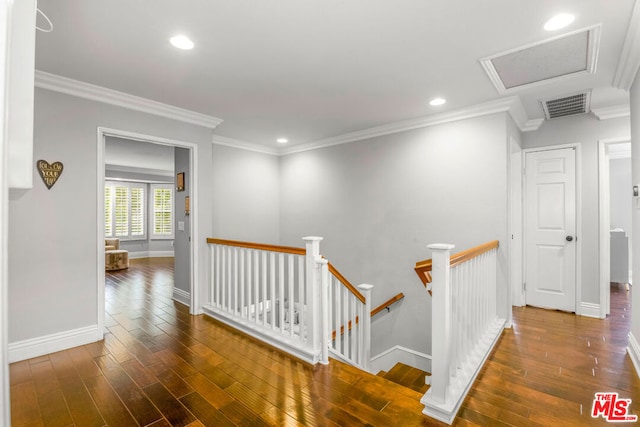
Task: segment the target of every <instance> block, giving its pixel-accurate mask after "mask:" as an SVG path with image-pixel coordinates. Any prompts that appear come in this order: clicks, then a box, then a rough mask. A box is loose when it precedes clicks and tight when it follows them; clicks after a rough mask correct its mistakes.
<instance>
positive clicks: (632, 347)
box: [627, 332, 640, 377]
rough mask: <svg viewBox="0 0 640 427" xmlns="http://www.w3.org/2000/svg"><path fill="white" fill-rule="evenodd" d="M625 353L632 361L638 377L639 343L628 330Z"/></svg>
mask: <svg viewBox="0 0 640 427" xmlns="http://www.w3.org/2000/svg"><path fill="white" fill-rule="evenodd" d="M627 353H629V357H630V358H631V361H632V362H633V367H634V368H635V369H636V375H637V376H638V377H640V344H638V340H636V337H635V336H634V335H633V332H629V345H628V346H627Z"/></svg>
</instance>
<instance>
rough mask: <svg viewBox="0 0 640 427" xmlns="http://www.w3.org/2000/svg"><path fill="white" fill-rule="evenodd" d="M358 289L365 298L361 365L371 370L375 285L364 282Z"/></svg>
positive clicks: (366, 369) (368, 370)
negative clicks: (372, 308)
mask: <svg viewBox="0 0 640 427" xmlns="http://www.w3.org/2000/svg"><path fill="white" fill-rule="evenodd" d="M358 289H359V290H360V292H361V293H362V295H363V296H364V298H365V303H364V315H363V316H362V317H363V319H362V328H363V337H364V342H363V346H362V360H361V361H360V365H361V366H362V367H363V368H364V370H365V371H367V372H371V293H372V291H371V290H372V289H373V285H368V284H366V283H363V284H361V285H358Z"/></svg>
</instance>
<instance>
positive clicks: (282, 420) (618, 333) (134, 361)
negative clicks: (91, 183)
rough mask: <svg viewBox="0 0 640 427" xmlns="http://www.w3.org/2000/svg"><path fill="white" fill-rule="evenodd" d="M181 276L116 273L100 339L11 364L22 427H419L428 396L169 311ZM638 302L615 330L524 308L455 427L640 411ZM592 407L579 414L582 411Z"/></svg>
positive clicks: (626, 298) (150, 267) (622, 306)
mask: <svg viewBox="0 0 640 427" xmlns="http://www.w3.org/2000/svg"><path fill="white" fill-rule="evenodd" d="M172 291H173V266H172V264H171V263H168V262H166V261H165V262H160V263H158V262H155V263H154V262H149V263H133V264H132V266H131V268H129V270H126V271H122V272H113V273H109V274H108V275H107V283H106V310H107V315H106V326H107V333H106V335H105V339H104V340H103V341H101V342H97V343H93V344H89V345H85V346H81V347H75V348H72V349H69V350H66V351H62V352H59V353H53V354H49V355H46V356H42V357H38V358H34V359H30V360H26V361H22V362H18V363H14V364H12V365H11V367H10V368H11V410H12V425H13V426H104V425H109V426H156V427H159V426H191V427H195V426H203V425H204V426H226V425H229V426H231V425H240V426H261V425H277V426H280V425H287V426H288V425H296V426H300V425H305V426H307V425H309V426H313V425H319V426H335V425H343V426H352V425H371V426H419V425H442V424H441V423H439V422H437V421H435V420H432V419H429V418H427V417H425V416H424V415H422V414H421V411H422V405H421V404H420V397H421V393H418V392H416V391H414V390H410V389H408V388H405V387H402V386H399V385H397V384H394V383H391V382H389V381H387V380H386V379H384V378H381V377H377V376H375V375H369V374H366V373H362V372H361V371H358V370H357V369H354V368H351V367H349V366H346V365H344V364H342V363H340V362H336V361H331V363H330V364H329V365H328V366H322V365H319V366H316V367H311V366H309V365H307V364H305V363H302V362H300V361H297V360H295V359H292V358H289V357H288V356H286V355H284V354H282V353H280V352H278V351H277V350H274V349H272V348H271V347H268V346H265V345H263V344H261V343H259V342H256V341H254V340H253V339H251V338H249V337H247V336H245V335H243V334H240V333H237V332H235V331H233V330H232V329H230V328H227V327H225V326H223V325H221V324H220V323H218V322H216V321H213V320H211V319H209V318H207V317H205V316H190V315H189V314H188V310H187V308H186V307H184V306H182V305H180V304H178V303H176V302H174V301H173V300H172ZM630 301H631V297H630V292H626V291H625V290H624V288H620V289H615V288H612V315H611V317H610V318H608V319H606V320H598V319H589V318H584V317H578V316H574V315H572V314H567V313H560V312H555V311H546V310H540V309H534V308H529V307H527V308H519V309H514V328H513V329H510V330H507V331H505V333H504V335H503V337H502V338H501V340H500V342H499V344H498V346H497V348H496V350H495V351H494V353H493V354H492V356H491V357H490V359H489V361H488V363H487V365H486V366H485V368H483V370H482V371H481V373H480V375H479V381H478V382H476V384H475V385H474V386H473V388H472V390H471V392H470V394H469V396H468V397H467V399H466V400H465V402H464V403H463V406H462V409H461V411H460V413H459V416H458V417H457V418H456V420H455V423H454V424H455V425H515V426H524V425H552V424H553V425H590V424H593V425H604V424H606V423H605V422H604V420H602V419H598V420H594V419H592V418H591V417H590V410H591V404H592V402H593V396H594V393H595V392H597V391H618V392H619V393H620V396H621V397H624V398H630V399H632V412H633V413H635V414H638V413H640V407H639V404H640V381H639V380H638V377H637V376H636V374H635V372H634V371H633V367H632V365H631V361H630V360H629V357H628V356H627V355H626V354H625V350H624V348H625V346H626V335H627V333H628V330H629V317H630V308H629V303H630ZM581 408H582V413H581Z"/></svg>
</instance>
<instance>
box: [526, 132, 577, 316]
mask: <svg viewBox="0 0 640 427" xmlns="http://www.w3.org/2000/svg"><path fill="white" fill-rule="evenodd" d="M563 148H574V149H575V154H576V159H575V160H576V290H575V301H574V310H575V311H576V313H577V312H578V306H579V303H580V302H581V300H582V286H580V284H581V283H582V242H583V240H584V239H583V238H582V237H583V234H582V146H581V144H580V143H579V142H574V143H570V144H558V145H547V146H544V147H535V148H526V149H523V150H522V155H523V165H525V167H526V155H527V153H534V152H537V151H551V150H561V149H563ZM523 188H525V190H523V205H522V211H523V218H524V220H523V229H526V227H527V219H526V218H527V216H526V209H527V207H526V200H527V196H526V176H525V177H524V182H523ZM526 239H527V233H526V232H525V233H523V240H522V241H523V243H522V246H523V252H522V259H523V278H524V281H525V283H526V278H527V275H526V273H527V272H526V263H527V241H526ZM525 300H526V292H525ZM525 304H526V301H525Z"/></svg>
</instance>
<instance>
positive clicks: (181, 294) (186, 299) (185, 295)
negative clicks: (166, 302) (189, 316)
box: [173, 287, 191, 307]
mask: <svg viewBox="0 0 640 427" xmlns="http://www.w3.org/2000/svg"><path fill="white" fill-rule="evenodd" d="M173 300H174V301H177V302H179V303H180V304H182V305H186V306H187V307H189V303H190V301H191V294H190V293H189V292H187V291H183V290H182V289H178V288H175V287H174V288H173Z"/></svg>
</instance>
